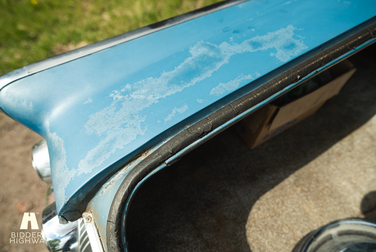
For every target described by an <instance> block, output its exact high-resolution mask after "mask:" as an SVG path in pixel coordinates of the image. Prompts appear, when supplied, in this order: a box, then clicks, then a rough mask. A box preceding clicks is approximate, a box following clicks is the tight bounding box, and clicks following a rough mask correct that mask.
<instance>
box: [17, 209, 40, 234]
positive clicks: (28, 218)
mask: <svg viewBox="0 0 376 252" xmlns="http://www.w3.org/2000/svg"><path fill="white" fill-rule="evenodd" d="M29 222H30V224H31V229H39V226H38V222H37V217H36V216H35V213H28V212H25V213H24V215H23V218H22V222H21V227H20V229H22V230H26V229H28V227H29Z"/></svg>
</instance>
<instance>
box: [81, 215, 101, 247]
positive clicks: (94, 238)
mask: <svg viewBox="0 0 376 252" xmlns="http://www.w3.org/2000/svg"><path fill="white" fill-rule="evenodd" d="M82 218H83V220H84V223H85V227H86V231H87V234H88V236H89V240H90V244H91V247H92V250H93V252H103V251H104V250H103V247H102V243H101V240H100V238H99V235H98V231H97V227H96V226H95V222H94V218H93V215H92V214H91V213H90V212H85V213H83V214H82Z"/></svg>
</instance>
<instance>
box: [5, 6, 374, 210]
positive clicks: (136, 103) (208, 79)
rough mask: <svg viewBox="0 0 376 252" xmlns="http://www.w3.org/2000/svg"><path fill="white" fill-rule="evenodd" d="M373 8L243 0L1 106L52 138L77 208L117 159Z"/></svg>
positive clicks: (33, 86)
mask: <svg viewBox="0 0 376 252" xmlns="http://www.w3.org/2000/svg"><path fill="white" fill-rule="evenodd" d="M317 6H320V8H318V7H317ZM323 6H325V8H323ZM375 10H376V2H375V1H366V0H363V1H356V2H355V1H354V2H351V1H341V0H340V1H338V0H330V1H328V0H325V1H324V0H319V1H306V2H304V1H303V2H302V1H270V2H269V1H250V2H245V3H242V4H238V5H235V6H233V7H230V8H227V9H224V10H221V11H218V12H215V13H212V14H209V15H206V16H203V17H200V18H197V19H194V20H191V21H188V22H185V23H182V24H179V25H177V26H173V27H170V28H167V29H164V30H161V31H159V32H156V33H152V34H149V35H147V36H144V37H140V38H138V39H135V40H132V41H129V42H127V43H123V44H120V45H117V46H115V47H112V48H109V49H106V50H104V51H101V52H97V53H94V54H92V55H89V56H86V57H83V58H80V59H77V60H75V61H72V62H69V63H66V64H63V65H60V66H57V67H54V68H51V69H49V70H46V71H42V72H40V73H37V74H34V75H32V76H30V77H27V78H24V79H21V80H18V81H16V82H15V83H13V84H11V85H9V86H7V87H5V88H4V89H3V90H2V91H1V92H0V106H1V107H2V108H3V109H4V111H6V112H7V113H8V114H9V115H11V116H12V117H13V118H15V119H17V120H19V121H20V122H22V123H23V124H25V125H26V126H28V127H30V128H31V129H33V130H35V131H36V132H38V133H39V134H41V135H42V136H44V137H45V138H46V139H47V141H48V145H49V151H50V155H51V166H52V179H53V183H54V189H55V195H56V202H57V209H58V211H61V210H62V208H63V207H64V210H70V209H74V207H75V206H74V204H75V201H74V200H73V201H71V202H70V203H67V201H68V200H69V199H71V198H72V197H73V195H76V196H77V197H81V198H82V197H84V196H85V195H86V194H87V192H88V190H89V189H87V190H85V186H86V187H90V186H88V185H85V184H86V183H87V182H89V181H90V182H91V183H92V184H93V183H95V182H97V181H98V180H100V179H101V178H103V177H104V176H105V175H106V174H108V173H109V172H110V171H111V170H113V169H115V168H116V167H114V165H113V164H114V163H115V162H117V161H118V160H119V159H122V158H123V159H124V160H127V159H130V158H132V157H133V156H134V155H136V154H137V152H138V151H139V150H140V149H141V148H143V147H144V146H147V144H148V143H150V142H151V141H152V140H153V139H155V138H156V137H157V136H159V135H160V134H162V133H165V132H169V131H170V132H176V130H178V129H176V127H177V126H176V125H177V124H178V123H179V122H181V121H182V120H184V119H186V118H190V117H191V116H192V115H195V114H197V113H200V111H202V109H204V108H207V107H210V106H212V105H213V104H214V103H216V102H218V101H221V99H222V98H223V97H226V96H228V95H230V94H232V93H233V92H234V91H236V90H239V89H240V88H242V87H244V86H245V85H250V86H252V82H253V81H255V80H257V79H258V78H260V77H262V76H264V75H266V74H267V73H269V72H270V71H272V70H274V69H276V68H278V67H280V66H282V65H283V64H285V63H288V62H289V61H291V60H293V59H295V58H296V57H298V56H300V55H302V54H304V53H306V52H308V51H309V50H312V49H314V48H316V47H318V46H320V45H321V44H323V43H325V42H326V41H329V40H331V39H333V38H335V37H336V36H338V35H340V34H342V33H344V32H346V31H347V30H349V29H351V28H352V27H354V26H356V25H357V24H360V23H362V22H364V21H366V20H368V19H370V18H372V17H373V16H375ZM328 24H330V25H328ZM256 87H257V86H254V88H256ZM223 105H225V104H223ZM192 123H193V121H192ZM174 127H175V128H174ZM173 129H175V131H173ZM97 175H99V176H97ZM94 177H95V179H94V180H93V178H94ZM89 184H90V183H89ZM66 203H67V204H66Z"/></svg>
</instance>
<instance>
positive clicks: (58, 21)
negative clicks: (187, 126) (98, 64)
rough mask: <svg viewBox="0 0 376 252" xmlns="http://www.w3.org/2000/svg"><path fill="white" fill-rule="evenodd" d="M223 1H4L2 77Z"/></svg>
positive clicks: (0, 11)
mask: <svg viewBox="0 0 376 252" xmlns="http://www.w3.org/2000/svg"><path fill="white" fill-rule="evenodd" d="M215 2H220V1H219V0H164V1H158V0H132V1H130V0H92V1H75V0H0V75H3V74H5V73H7V72H10V71H12V70H14V69H17V68H20V67H23V66H25V65H27V64H30V63H33V62H36V61H39V60H42V59H45V58H48V57H51V56H54V55H56V54H59V53H62V52H65V51H69V50H72V49H75V48H78V47H81V46H84V45H87V44H91V43H94V42H97V41H100V40H103V39H106V38H110V37H113V36H115V35H118V34H122V33H124V32H127V31H130V30H134V29H137V28H139V27H143V26H145V25H148V24H152V23H155V22H157V21H160V20H164V19H167V18H170V17H173V16H176V15H179V14H183V13H186V12H188V11H191V10H195V9H198V8H201V7H204V6H207V5H209V4H213V3H215Z"/></svg>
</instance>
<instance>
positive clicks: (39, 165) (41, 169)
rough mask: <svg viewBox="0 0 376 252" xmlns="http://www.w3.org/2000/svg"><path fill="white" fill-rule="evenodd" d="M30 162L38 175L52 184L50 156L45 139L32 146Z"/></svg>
mask: <svg viewBox="0 0 376 252" xmlns="http://www.w3.org/2000/svg"><path fill="white" fill-rule="evenodd" d="M32 153H33V154H32V161H31V162H32V164H33V167H34V169H35V171H36V172H37V174H38V176H39V177H40V178H41V179H42V180H43V181H44V182H46V183H47V184H48V185H50V186H51V185H52V179H51V167H50V156H49V154H48V147H47V142H46V140H44V139H43V140H42V141H40V142H38V143H36V144H35V145H34V146H33V148H32Z"/></svg>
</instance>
